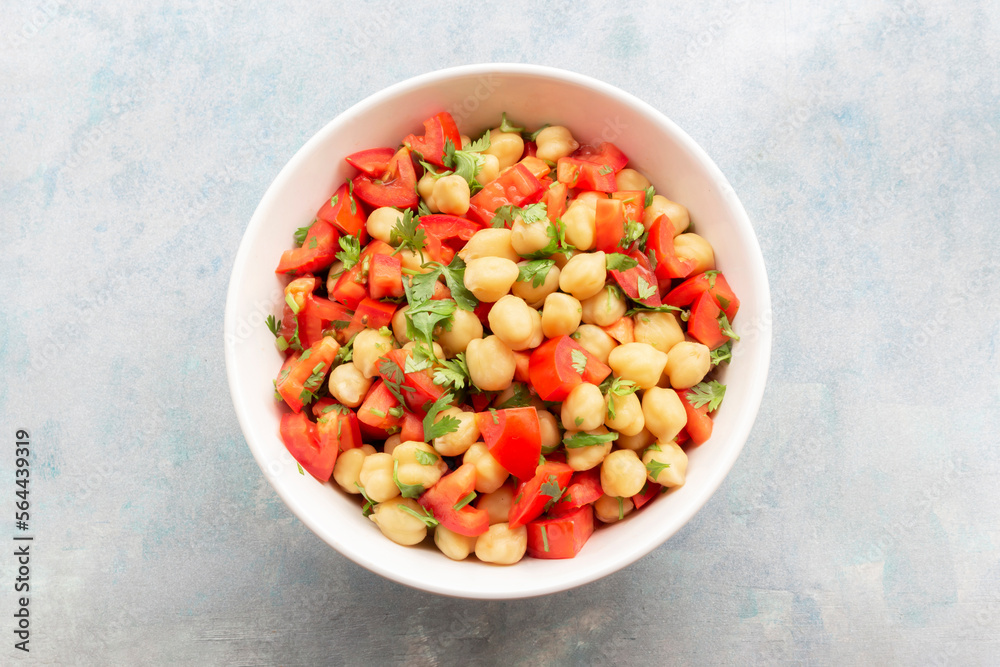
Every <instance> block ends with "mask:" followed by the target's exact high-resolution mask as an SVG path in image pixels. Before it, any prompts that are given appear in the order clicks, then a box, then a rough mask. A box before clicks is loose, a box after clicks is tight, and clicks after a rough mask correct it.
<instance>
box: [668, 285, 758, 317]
mask: <svg viewBox="0 0 1000 667" xmlns="http://www.w3.org/2000/svg"><path fill="white" fill-rule="evenodd" d="M712 282H714V283H715V286H714V287H711V286H710V284H711V283H712ZM703 292H710V293H711V294H712V296H713V297H714V298H715V303H716V304H718V306H719V307H720V308H721V307H722V304H723V303H725V304H726V307H725V308H723V309H722V310H723V312H725V313H726V317H727V318H729V321H730V322H732V321H733V318H735V317H736V313H737V312H739V309H740V300H739V299H738V298H737V297H736V293H735V292H733V288H732V287H730V286H729V283H728V282H727V281H726V277H725V276H724V275H722V273H717V274H716V275H715V280H714V281H712V280H710V279H709V277H708V276H706V275H705V274H704V273H699V274H698V275H696V276H694V277H693V278H688V279H687V280H685V281H684V282H682V283H681V284H680V285H678V286H677V287H675V288H674V289H672V290H670V292H669V293H668V294H667V295H666V296H665V297H663V303H665V304H667V305H669V306H677V307H678V308H680V307H681V306H689V305H691V304H692V303H694V301H695V299H697V298H698V297H699V296H701V294H702V293H703Z"/></svg>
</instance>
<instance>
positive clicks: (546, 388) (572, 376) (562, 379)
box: [528, 336, 611, 401]
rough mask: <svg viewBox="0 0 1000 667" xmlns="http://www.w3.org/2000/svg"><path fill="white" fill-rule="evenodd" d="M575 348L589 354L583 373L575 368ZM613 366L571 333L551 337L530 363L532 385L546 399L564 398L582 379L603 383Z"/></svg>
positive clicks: (535, 351)
mask: <svg viewBox="0 0 1000 667" xmlns="http://www.w3.org/2000/svg"><path fill="white" fill-rule="evenodd" d="M573 350H577V351H579V352H581V353H583V354H584V355H585V356H586V357H587V365H586V366H585V367H584V372H583V376H582V377H581V375H580V374H579V373H577V372H576V370H575V369H574V368H573ZM610 374H611V368H609V367H608V366H607V365H606V364H603V363H601V362H600V361H599V360H598V359H597V357H595V356H594V355H592V354H591V353H590V352H588V351H587V350H585V349H583V346H581V345H580V344H579V343H577V342H576V341H575V340H573V339H572V338H570V337H569V336H558V337H556V338H550V339H549V340H547V341H545V342H544V343H542V344H541V345H539V346H538V347H536V348H535V350H534V351H533V352H532V353H531V359H530V360H529V363H528V376H529V379H530V380H531V386H532V387H534V388H535V392H536V393H537V394H538V396H539V397H540V398H541V399H542V400H543V401H562V400H564V399H565V398H566V397H567V396H568V395H569V392H570V390H572V389H573V387H575V386H576V385H578V384H580V383H581V382H584V381H586V382H589V383H591V384H600V383H601V382H603V381H604V378H606V377H607V376H608V375H610Z"/></svg>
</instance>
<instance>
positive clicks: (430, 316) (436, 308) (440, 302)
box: [404, 299, 455, 347]
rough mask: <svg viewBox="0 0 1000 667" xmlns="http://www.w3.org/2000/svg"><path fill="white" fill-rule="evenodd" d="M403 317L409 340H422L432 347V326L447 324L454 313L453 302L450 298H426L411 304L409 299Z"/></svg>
mask: <svg viewBox="0 0 1000 667" xmlns="http://www.w3.org/2000/svg"><path fill="white" fill-rule="evenodd" d="M410 304H411V305H410V307H409V309H407V311H406V313H405V315H404V317H405V318H406V336H407V337H408V338H410V339H411V340H417V341H423V342H424V343H425V344H426V345H427V346H429V347H432V346H433V343H434V328H435V327H436V326H438V325H439V324H441V325H449V326H450V322H451V316H452V315H453V314H454V313H455V302H454V301H452V300H451V299H433V300H431V299H428V300H426V301H423V302H418V303H417V305H413V304H414V301H410Z"/></svg>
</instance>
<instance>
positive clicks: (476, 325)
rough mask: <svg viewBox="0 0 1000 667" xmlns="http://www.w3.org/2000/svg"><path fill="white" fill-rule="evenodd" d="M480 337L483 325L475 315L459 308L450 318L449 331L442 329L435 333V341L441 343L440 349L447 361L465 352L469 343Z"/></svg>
mask: <svg viewBox="0 0 1000 667" xmlns="http://www.w3.org/2000/svg"><path fill="white" fill-rule="evenodd" d="M482 337H483V323H482V322H481V321H480V320H479V318H478V317H476V315H475V313H471V312H469V311H468V310H462V309H461V308H456V309H455V313H454V314H453V315H452V316H451V329H445V328H442V329H441V331H440V332H438V333H437V340H438V342H439V343H441V348H442V350H443V352H444V354H445V355H447V357H448V358H449V359H450V358H452V357H454V356H455V355H457V354H458V353H459V352H465V349H466V348H467V347H469V342H470V341H472V340H475V339H477V338H482ZM435 354H437V351H435ZM438 358H439V359H440V358H441V357H438Z"/></svg>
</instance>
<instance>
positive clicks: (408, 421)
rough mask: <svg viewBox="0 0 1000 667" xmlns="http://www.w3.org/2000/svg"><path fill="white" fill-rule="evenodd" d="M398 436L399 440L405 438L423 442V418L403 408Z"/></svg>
mask: <svg viewBox="0 0 1000 667" xmlns="http://www.w3.org/2000/svg"><path fill="white" fill-rule="evenodd" d="M404 398H405V397H404ZM399 438H400V441H401V442H406V441H407V440H415V441H417V442H423V441H424V420H423V418H422V417H418V416H417V415H415V414H413V413H412V412H410V411H409V410H405V411H404V412H403V428H402V430H401V431H400V432H399Z"/></svg>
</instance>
